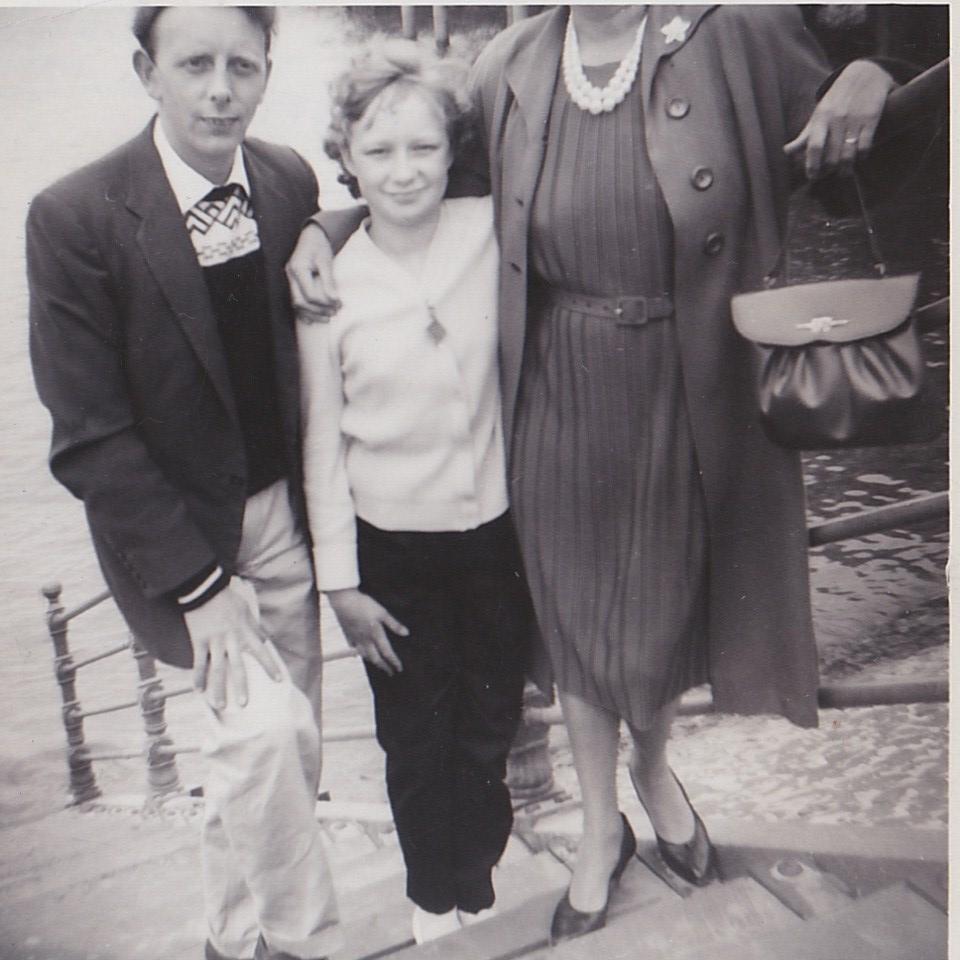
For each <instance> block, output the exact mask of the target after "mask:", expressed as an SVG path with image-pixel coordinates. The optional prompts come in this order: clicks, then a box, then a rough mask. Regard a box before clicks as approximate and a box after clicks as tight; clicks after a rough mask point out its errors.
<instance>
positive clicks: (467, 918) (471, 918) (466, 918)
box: [457, 907, 497, 927]
mask: <svg viewBox="0 0 960 960" xmlns="http://www.w3.org/2000/svg"><path fill="white" fill-rule="evenodd" d="M457 914H458V915H459V917H460V923H461V925H462V926H464V927H469V926H471V925H472V924H474V923H481V922H483V921H484V920H492V919H493V918H494V917H495V916H497V908H496V907H487V908H486V910H479V911H477V913H469V912H468V911H466V910H458V911H457Z"/></svg>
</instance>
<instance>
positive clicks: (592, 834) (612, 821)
mask: <svg viewBox="0 0 960 960" xmlns="http://www.w3.org/2000/svg"><path fill="white" fill-rule="evenodd" d="M559 697H560V705H561V706H562V708H563V717H564V721H565V722H566V726H567V733H568V735H569V738H570V749H571V751H572V752H573V766H574V768H575V770H576V772H577V779H578V780H579V782H580V795H581V797H582V799H583V835H582V837H581V840H580V849H579V851H578V852H577V863H576V866H575V867H574V870H573V877H572V879H571V881H570V891H569V895H568V896H569V899H570V905H571V906H572V907H574V908H575V909H576V910H580V911H582V912H585V913H587V912H592V911H595V910H601V909H602V908H603V907H604V906H605V905H606V902H607V890H608V887H609V883H610V874H611V873H612V871H613V869H614V867H615V865H616V863H617V857H618V855H619V853H620V841H621V834H622V832H623V827H622V824H621V820H620V812H619V804H618V802H617V747H618V745H619V740H620V719H619V717H617V716H616V714H613V713H610V712H609V711H608V710H604V709H603V708H602V707H598V706H596V704H593V703H589V702H588V701H586V700H583V699H582V698H580V697H578V696H576V695H575V694H572V693H565V692H563V691H560V693H559Z"/></svg>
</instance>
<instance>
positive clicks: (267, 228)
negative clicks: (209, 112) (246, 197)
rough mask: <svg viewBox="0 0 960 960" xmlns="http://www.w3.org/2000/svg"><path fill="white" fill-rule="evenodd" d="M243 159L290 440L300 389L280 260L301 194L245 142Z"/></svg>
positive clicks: (296, 225) (297, 219)
mask: <svg viewBox="0 0 960 960" xmlns="http://www.w3.org/2000/svg"><path fill="white" fill-rule="evenodd" d="M243 160H244V163H245V165H246V168H247V176H248V177H249V178H250V192H251V197H250V199H251V201H252V203H253V209H254V211H255V212H256V218H257V231H258V233H259V234H260V249H261V250H262V251H263V258H264V267H265V272H266V282H267V304H268V310H269V316H270V328H271V330H272V332H273V347H274V371H275V376H274V382H275V384H276V389H277V396H278V398H279V400H280V408H281V410H282V411H283V417H284V430H285V434H286V438H287V440H288V442H293V443H295V442H296V441H295V438H296V437H297V436H298V431H299V409H300V407H299V404H300V390H299V384H298V373H297V371H298V361H297V344H296V335H295V331H294V326H293V311H292V309H291V307H290V300H289V292H288V288H287V284H286V279H285V274H284V266H285V265H286V257H287V256H288V254H289V252H290V251H292V249H293V241H294V239H295V238H296V234H297V232H298V231H299V229H300V227H301V226H302V224H303V221H304V215H303V210H302V200H300V201H297V200H296V199H295V198H291V197H290V196H289V195H288V193H287V192H286V187H287V185H286V184H285V183H284V180H283V177H282V176H281V175H280V174H279V173H278V172H277V170H276V168H275V167H273V166H271V165H270V164H269V163H267V162H265V160H264V158H263V156H262V155H261V154H260V153H259V152H257V151H256V150H254V149H252V148H251V147H250V146H249V145H248V144H244V147H243Z"/></svg>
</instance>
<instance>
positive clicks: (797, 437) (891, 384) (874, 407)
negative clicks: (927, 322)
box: [731, 178, 937, 450]
mask: <svg viewBox="0 0 960 960" xmlns="http://www.w3.org/2000/svg"><path fill="white" fill-rule="evenodd" d="M854 182H855V184H856V190H857V196H858V198H859V201H860V209H861V213H862V215H863V223H864V226H865V228H866V232H867V239H868V241H869V244H870V251H871V254H872V257H873V261H874V269H875V271H876V273H877V277H875V278H866V279H857V280H830V281H826V282H819V283H804V284H794V285H791V284H790V282H789V256H788V249H789V244H790V238H791V236H792V228H790V227H788V230H787V239H786V241H785V242H784V246H783V249H782V250H781V253H780V257H779V258H778V261H777V264H776V265H775V266H774V268H773V270H772V271H771V272H770V274H768V276H767V277H766V280H765V285H766V287H767V289H764V290H758V291H755V292H752V293H742V294H738V295H737V296H735V297H733V299H732V301H731V309H732V313H733V322H734V325H735V327H736V329H737V331H738V332H739V333H740V334H741V335H742V336H744V337H746V338H747V339H748V340H749V341H751V342H752V343H753V345H754V349H755V350H756V353H757V359H758V361H759V362H758V364H757V396H758V400H759V406H760V417H761V420H762V422H763V425H764V428H765V429H766V431H767V433H768V435H769V436H770V438H771V439H772V440H773V441H774V442H776V443H778V444H780V445H782V446H785V447H790V448H793V449H798V450H819V449H824V448H829V447H866V446H880V445H885V444H900V443H913V442H919V441H922V440H929V439H931V438H932V436H934V435H935V434H936V430H937V426H936V418H934V417H931V416H930V415H929V410H928V407H927V404H926V402H925V393H924V382H925V374H926V370H925V365H924V358H923V351H922V348H921V343H920V336H919V333H918V331H917V327H916V324H915V322H914V319H913V317H912V315H911V311H912V309H913V303H914V300H915V298H916V294H917V284H918V282H919V279H920V278H919V274H905V275H902V276H895V277H888V276H886V265H885V264H884V262H883V258H882V256H881V254H880V250H879V247H878V245H877V239H876V235H875V233H874V229H873V225H872V223H871V221H870V217H869V215H868V213H867V209H866V205H865V204H864V202H863V195H862V192H861V189H860V184H859V182H858V181H857V180H856V178H854ZM781 266H783V270H782V272H783V280H782V281H781V280H780V277H779V275H780V273H781Z"/></svg>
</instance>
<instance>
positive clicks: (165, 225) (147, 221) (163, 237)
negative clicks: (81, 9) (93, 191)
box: [126, 123, 236, 417]
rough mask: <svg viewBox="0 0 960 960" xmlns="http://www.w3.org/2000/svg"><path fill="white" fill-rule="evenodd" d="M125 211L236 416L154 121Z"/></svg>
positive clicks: (143, 139) (136, 146)
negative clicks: (135, 219)
mask: <svg viewBox="0 0 960 960" xmlns="http://www.w3.org/2000/svg"><path fill="white" fill-rule="evenodd" d="M126 204H127V208H128V209H129V210H130V211H132V212H133V213H134V214H136V215H137V216H138V217H140V221H141V222H140V229H139V230H138V231H137V242H138V243H139V244H140V249H141V251H142V252H143V256H144V258H145V259H146V261H147V265H148V266H149V268H150V271H151V272H152V273H153V276H154V279H155V280H156V281H157V284H158V285H159V287H160V289H161V290H162V291H163V295H164V297H165V298H166V300H167V302H168V303H169V305H170V309H171V311H172V312H173V315H174V317H175V318H176V320H177V322H178V323H179V324H180V326H181V327H182V328H183V332H184V333H185V334H186V336H187V339H188V340H189V341H190V345H191V346H192V347H193V350H194V352H195V353H196V355H197V357H198V359H199V360H200V363H201V364H202V365H203V367H204V369H205V370H206V371H207V374H208V375H209V377H210V380H211V381H212V382H213V385H214V387H215V388H216V390H217V392H218V393H219V394H220V397H221V399H222V400H223V402H224V404H225V406H226V408H227V410H229V411H230V414H231V415H232V416H234V417H236V409H235V406H234V401H233V391H232V389H231V387H230V380H229V376H228V373H227V365H226V361H225V359H224V356H223V348H222V346H221V344H220V334H219V333H218V331H217V322H216V318H215V317H214V315H213V308H212V306H211V304H210V296H209V293H208V292H207V285H206V283H205V282H204V279H203V272H202V271H201V269H200V265H199V264H198V263H197V255H196V252H195V251H194V249H193V244H192V243H191V242H190V237H189V235H188V234H187V230H186V227H185V226H184V223H183V217H182V215H181V213H180V208H179V206H178V205H177V200H176V197H175V196H174V193H173V188H172V187H171V186H170V183H169V181H168V180H167V176H166V173H165V172H164V170H163V164H162V163H161V162H160V155H159V154H158V153H157V149H156V147H155V146H154V143H153V123H151V124H150V125H149V126H148V127H147V129H146V130H145V131H144V132H143V133H142V134H141V135H140V136H139V137H138V138H137V139H136V140H135V141H134V142H133V146H132V150H131V154H130V187H129V191H128V194H127V200H126Z"/></svg>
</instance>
